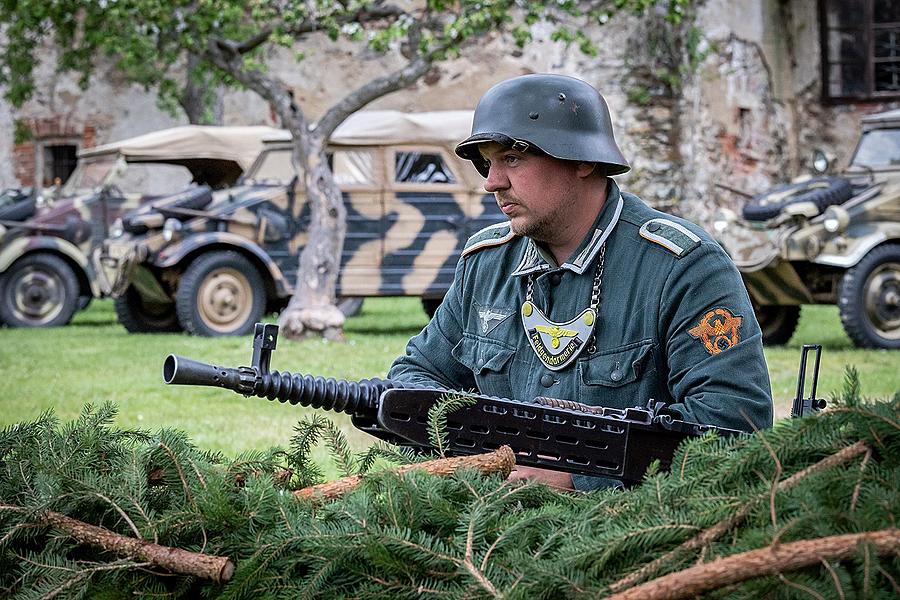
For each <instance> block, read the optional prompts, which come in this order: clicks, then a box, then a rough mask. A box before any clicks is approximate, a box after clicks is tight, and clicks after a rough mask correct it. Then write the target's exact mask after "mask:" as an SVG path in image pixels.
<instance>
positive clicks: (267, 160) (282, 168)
mask: <svg viewBox="0 0 900 600" xmlns="http://www.w3.org/2000/svg"><path fill="white" fill-rule="evenodd" d="M291 158H292V156H291V149H290V148H273V149H270V150H264V151H263V153H262V154H261V155H260V156H259V158H257V159H256V163H255V165H254V168H253V170H251V171H250V172H249V173H247V176H246V177H245V179H247V180H248V181H254V182H256V183H280V184H288V183H290V181H291V179H293V177H294V166H293V164H292V163H291Z"/></svg>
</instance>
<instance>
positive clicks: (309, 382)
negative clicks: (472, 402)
mask: <svg viewBox="0 0 900 600" xmlns="http://www.w3.org/2000/svg"><path fill="white" fill-rule="evenodd" d="M163 381H165V382H166V383H167V384H169V385H205V386H212V387H222V388H225V389H229V390H233V391H235V392H238V393H239V394H244V395H245V396H258V397H260V398H268V399H269V400H278V401H279V402H290V403H291V404H299V405H301V406H310V407H312V408H321V409H324V410H332V411H338V412H345V413H347V414H351V415H354V414H358V415H365V416H368V417H370V418H374V417H375V415H376V414H377V412H378V399H379V397H380V396H381V393H382V392H383V391H384V390H386V389H389V388H393V387H400V386H398V385H397V384H395V383H394V382H391V381H388V380H381V379H363V380H362V381H344V380H340V379H331V378H325V377H313V376H312V375H295V374H291V373H289V372H287V371H283V372H280V373H279V372H278V371H271V372H261V369H258V368H255V367H238V368H236V369H235V368H231V367H219V366H216V365H210V364H207V363H203V362H200V361H196V360H193V359H190V358H185V357H184V356H177V355H175V354H170V355H169V356H167V357H166V360H165V362H164V363H163Z"/></svg>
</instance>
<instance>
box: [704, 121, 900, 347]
mask: <svg viewBox="0 0 900 600" xmlns="http://www.w3.org/2000/svg"><path fill="white" fill-rule="evenodd" d="M861 125H862V135H861V136H860V140H859V143H858V144H857V146H856V150H855V152H854V154H853V156H852V158H851V160H850V161H849V164H848V166H847V167H846V168H844V169H842V170H840V171H839V172H837V173H830V172H829V170H828V161H826V160H825V156H824V154H823V153H818V156H817V161H818V162H819V165H818V166H817V170H818V171H819V173H818V174H817V175H815V176H811V177H805V178H803V179H801V180H798V181H795V182H792V183H790V184H786V185H782V186H778V187H775V188H773V189H772V190H769V191H767V192H765V193H764V194H760V195H758V196H755V197H753V198H751V199H750V201H748V202H747V204H746V206H745V207H744V210H743V215H742V218H736V217H735V216H733V215H732V216H730V217H729V216H727V215H725V216H724V218H723V219H721V220H719V221H718V222H717V223H716V229H717V230H718V233H719V239H720V242H721V243H722V244H723V246H724V247H725V248H726V250H728V252H729V254H731V256H732V258H733V259H734V261H735V263H736V264H737V266H738V268H739V269H740V271H741V273H742V274H743V277H744V282H745V283H746V284H747V289H748V291H749V292H750V296H751V299H752V300H753V301H754V303H755V305H756V308H757V316H758V317H759V320H760V325H762V328H763V337H764V340H765V341H767V342H769V343H784V342H786V341H787V340H788V339H790V337H791V335H792V334H793V331H794V328H795V327H796V325H797V319H798V317H799V311H800V305H802V304H837V305H838V308H839V311H840V315H841V322H842V324H843V326H844V329H845V331H846V332H847V334H848V336H849V337H850V338H851V340H853V342H854V343H855V344H856V345H858V346H862V347H877V348H900V110H894V111H888V112H884V113H879V114H875V115H869V116H867V117H864V118H863V119H862V123H861Z"/></svg>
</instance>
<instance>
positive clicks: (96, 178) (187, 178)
mask: <svg viewBox="0 0 900 600" xmlns="http://www.w3.org/2000/svg"><path fill="white" fill-rule="evenodd" d="M115 166H116V157H115V156H105V157H102V158H98V159H95V160H84V161H80V162H79V163H78V166H76V167H75V171H73V172H72V175H71V176H70V177H69V180H68V181H66V185H65V186H63V191H62V195H63V196H80V195H84V194H90V193H93V192H96V191H97V190H99V189H100V187H101V186H102V185H103V184H104V183H106V182H107V179H108V178H109V174H110V172H111V171H112V170H113V168H114V167H115ZM193 178H194V177H193V175H192V174H191V172H190V170H188V168H187V167H183V166H181V165H170V164H165V163H126V165H125V168H124V169H122V170H121V172H120V173H117V174H116V175H114V176H113V177H112V178H111V179H109V183H110V184H112V185H114V186H116V187H117V188H119V190H121V191H122V192H124V193H126V194H142V195H148V196H161V195H166V194H173V193H175V192H177V191H180V190H182V189H184V188H185V187H187V186H188V185H189V184H190V183H191V181H192V180H193Z"/></svg>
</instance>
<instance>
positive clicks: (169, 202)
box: [122, 185, 213, 235]
mask: <svg viewBox="0 0 900 600" xmlns="http://www.w3.org/2000/svg"><path fill="white" fill-rule="evenodd" d="M212 198H213V194H212V188H210V187H209V186H208V185H198V186H196V187H190V188H188V189H186V190H182V191H180V192H178V193H177V194H172V195H170V196H161V197H158V198H154V199H153V200H152V202H153V206H152V208H158V209H160V210H164V209H166V208H187V209H190V210H203V209H204V208H206V207H207V205H209V203H210V202H212ZM145 201H146V199H145ZM145 214H148V213H146V212H144V211H141V212H131V213H128V214H126V215H125V216H124V217H122V229H124V230H125V231H127V232H128V233H133V234H135V235H140V234H142V233H146V232H147V231H148V230H149V228H148V227H147V226H146V225H145V224H144V223H143V222H142V221H141V217H143V216H144V215H145Z"/></svg>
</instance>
